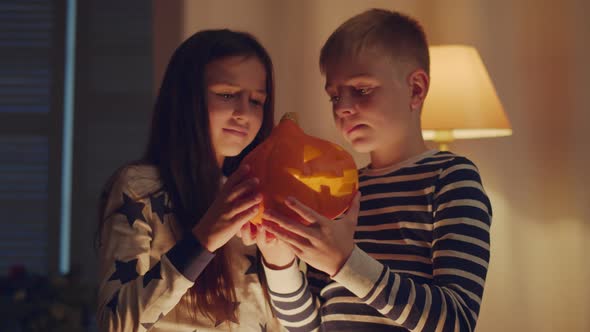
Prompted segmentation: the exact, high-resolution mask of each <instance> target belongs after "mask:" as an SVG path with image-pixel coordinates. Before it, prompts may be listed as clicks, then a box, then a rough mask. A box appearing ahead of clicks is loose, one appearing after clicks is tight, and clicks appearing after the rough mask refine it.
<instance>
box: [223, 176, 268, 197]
mask: <svg viewBox="0 0 590 332" xmlns="http://www.w3.org/2000/svg"><path fill="white" fill-rule="evenodd" d="M258 183H260V180H258V179H257V178H250V179H244V180H243V181H241V182H239V183H237V184H236V185H235V186H234V187H233V188H230V189H229V192H228V194H227V198H226V202H233V201H235V200H237V199H238V198H240V197H244V196H246V195H247V194H249V193H251V192H254V190H255V189H256V186H258Z"/></svg>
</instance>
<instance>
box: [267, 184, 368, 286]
mask: <svg viewBox="0 0 590 332" xmlns="http://www.w3.org/2000/svg"><path fill="white" fill-rule="evenodd" d="M359 201H360V193H357V195H356V196H355V197H354V199H353V201H352V204H351V205H350V208H349V209H348V211H347V212H346V214H345V215H344V216H343V217H342V218H340V219H337V220H330V219H328V218H326V217H324V216H322V215H320V214H318V213H317V212H315V211H314V210H312V209H310V208H309V207H307V206H305V205H303V204H302V203H300V202H299V201H297V200H296V199H294V198H291V199H287V200H286V201H285V203H286V204H287V206H288V207H289V208H290V209H291V210H293V211H295V212H296V213H297V214H299V215H300V216H301V217H302V218H303V219H305V220H306V221H308V222H309V223H310V225H309V226H305V225H303V224H301V223H300V222H298V221H295V220H290V219H288V218H285V217H284V216H281V215H279V214H277V213H276V212H273V211H265V213H264V216H263V223H262V227H263V228H264V229H266V230H268V232H269V233H271V234H273V235H274V236H276V237H277V238H278V239H279V240H282V241H283V242H285V243H286V244H288V245H289V246H290V247H291V249H292V250H293V252H294V253H295V255H297V257H299V258H301V259H302V260H303V261H305V262H306V263H307V264H309V265H311V266H313V267H314V268H316V269H318V270H320V271H323V272H325V273H327V274H328V275H330V276H334V275H335V274H336V273H338V271H339V270H340V268H341V267H342V266H343V265H344V263H345V262H346V260H347V259H348V258H349V257H350V254H351V253H352V249H353V248H354V241H353V237H354V231H355V228H356V224H357V218H358V213H359V205H360V203H359Z"/></svg>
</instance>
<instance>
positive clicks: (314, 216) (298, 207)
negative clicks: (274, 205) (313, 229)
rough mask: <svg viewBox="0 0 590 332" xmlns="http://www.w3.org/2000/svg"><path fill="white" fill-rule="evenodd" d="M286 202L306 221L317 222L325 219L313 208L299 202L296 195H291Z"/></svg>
mask: <svg viewBox="0 0 590 332" xmlns="http://www.w3.org/2000/svg"><path fill="white" fill-rule="evenodd" d="M285 204H286V205H287V207H289V208H290V209H291V210H293V211H295V212H296V213H297V214H298V215H299V216H301V218H303V219H304V220H305V221H307V222H309V223H310V224H315V223H319V222H322V221H323V219H324V218H323V217H322V216H321V215H320V214H318V213H317V212H315V211H314V210H313V209H311V208H309V207H308V206H306V205H305V204H303V203H301V202H299V201H298V200H297V199H295V198H294V197H289V198H287V199H286V200H285Z"/></svg>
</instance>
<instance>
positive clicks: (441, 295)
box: [333, 158, 492, 331]
mask: <svg viewBox="0 0 590 332" xmlns="http://www.w3.org/2000/svg"><path fill="white" fill-rule="evenodd" d="M458 160H459V161H458ZM433 195H434V196H433V215H434V225H433V233H432V234H433V240H432V257H431V259H432V266H433V279H432V282H430V283H420V282H417V281H416V280H415V279H414V278H412V277H411V276H408V275H402V274H399V273H396V272H393V271H391V270H390V269H389V268H388V267H386V266H385V265H383V264H382V263H380V262H379V261H377V260H375V259H374V258H372V257H370V256H369V255H368V254H367V253H365V252H364V251H362V250H361V249H360V248H358V247H355V249H354V250H353V254H352V255H351V257H350V258H349V260H348V261H347V262H346V263H345V265H344V267H343V268H342V269H341V271H339V273H338V274H337V275H335V276H334V278H333V279H334V280H335V281H337V282H338V283H340V284H341V285H343V286H344V287H346V288H348V289H349V290H350V291H351V292H353V293H354V294H355V295H356V296H358V297H359V298H360V299H361V300H362V301H363V302H364V303H366V304H368V305H370V306H372V307H374V308H375V309H377V310H378V311H379V312H380V313H381V314H382V315H384V316H385V317H388V318H390V319H392V320H393V321H394V322H395V323H396V324H398V325H400V326H403V327H404V328H406V329H408V330H410V331H473V330H474V329H475V325H476V322H477V317H478V314H479V308H480V305H481V300H482V295H483V290H484V283H485V278H486V274H487V269H488V262H489V257H490V251H489V250H490V236H489V231H490V225H491V215H492V210H491V205H490V201H489V199H488V197H487V195H486V194H485V191H484V190H483V187H482V184H481V179H480V176H479V173H478V171H477V168H476V167H475V165H473V164H472V163H471V162H469V161H468V160H466V159H464V158H462V159H461V158H457V159H455V161H454V162H453V163H452V164H451V165H449V166H448V167H446V168H445V169H444V170H443V171H442V173H441V174H440V176H439V179H438V182H437V185H436V188H435V192H434V194H433Z"/></svg>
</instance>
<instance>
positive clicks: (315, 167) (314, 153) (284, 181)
mask: <svg viewBox="0 0 590 332" xmlns="http://www.w3.org/2000/svg"><path fill="white" fill-rule="evenodd" d="M242 163H243V164H248V165H250V167H251V173H252V175H253V176H256V177H258V178H259V179H260V185H259V189H260V192H261V193H262V195H263V201H262V204H261V209H260V210H259V213H258V215H257V216H256V217H255V218H254V219H253V220H252V223H255V224H260V223H262V213H263V212H264V209H265V208H270V209H273V210H275V211H277V212H279V213H281V214H283V215H285V216H288V217H290V218H293V219H296V220H299V221H301V222H303V223H306V224H307V222H305V221H304V220H303V219H302V218H300V217H299V216H298V215H297V214H296V213H295V212H293V211H292V210H291V209H289V208H288V207H287V206H286V205H285V204H284V201H285V199H286V198H287V197H289V196H293V197H295V198H296V199H297V200H299V201H300V202H302V203H303V204H305V205H307V206H309V207H310V208H312V209H314V210H315V211H317V212H318V213H320V214H321V215H323V216H325V217H328V218H330V219H333V218H335V217H337V216H338V215H340V214H341V213H343V212H344V211H345V210H346V209H347V208H348V206H349V205H350V203H351V201H352V199H353V198H354V195H355V194H356V192H357V190H358V174H357V170H356V164H355V163H354V159H353V158H352V156H351V155H350V154H349V153H348V152H346V151H345V150H344V149H343V148H341V147H340V146H338V145H336V144H334V143H331V142H328V141H325V140H322V139H319V138H317V137H313V136H309V135H306V134H305V133H304V132H303V131H302V130H301V128H300V127H299V126H298V125H297V123H296V121H295V119H294V115H293V114H292V113H287V114H286V115H285V116H284V117H283V118H282V119H281V121H280V123H279V124H278V125H277V126H276V127H275V128H274V129H273V131H272V133H271V135H270V137H269V138H268V139H266V140H265V141H264V142H263V143H262V144H260V145H259V146H258V147H256V149H254V150H253V151H252V152H251V153H249V154H248V155H247V156H246V157H245V158H244V160H243V161H242Z"/></svg>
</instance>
